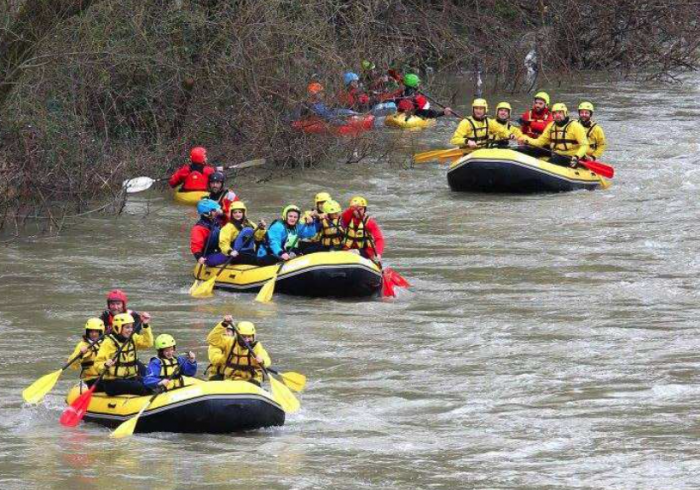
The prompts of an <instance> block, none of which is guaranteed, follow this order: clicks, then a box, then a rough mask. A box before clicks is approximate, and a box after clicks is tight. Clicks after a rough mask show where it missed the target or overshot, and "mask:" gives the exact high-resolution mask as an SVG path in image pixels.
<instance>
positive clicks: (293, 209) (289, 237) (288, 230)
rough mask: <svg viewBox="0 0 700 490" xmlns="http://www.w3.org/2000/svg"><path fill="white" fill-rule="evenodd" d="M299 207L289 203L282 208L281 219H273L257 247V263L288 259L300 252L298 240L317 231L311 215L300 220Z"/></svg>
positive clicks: (317, 228) (316, 225) (317, 226)
mask: <svg viewBox="0 0 700 490" xmlns="http://www.w3.org/2000/svg"><path fill="white" fill-rule="evenodd" d="M300 216H301V209H299V207H298V206H295V205H294V204H290V205H289V206H287V207H286V208H284V210H282V219H281V220H275V221H273V222H272V224H271V225H270V228H269V229H268V230H267V233H266V234H265V239H264V240H263V242H262V243H261V244H260V247H259V248H258V263H259V264H260V265H271V264H275V263H277V262H279V261H280V260H284V261H287V260H290V259H293V258H294V257H296V256H297V255H299V254H300V253H301V251H300V250H299V240H301V239H303V238H311V237H313V236H314V235H315V234H316V233H318V231H319V225H318V223H317V222H316V221H315V220H314V219H313V218H312V217H311V216H308V217H306V222H305V223H302V222H301V221H300V219H299V218H300Z"/></svg>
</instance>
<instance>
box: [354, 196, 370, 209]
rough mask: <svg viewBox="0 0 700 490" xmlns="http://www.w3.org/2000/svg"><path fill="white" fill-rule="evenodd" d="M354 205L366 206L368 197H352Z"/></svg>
mask: <svg viewBox="0 0 700 490" xmlns="http://www.w3.org/2000/svg"><path fill="white" fill-rule="evenodd" d="M352 206H357V207H358V208H366V207H367V199H365V198H364V197H362V196H355V197H353V198H352V199H350V207H352Z"/></svg>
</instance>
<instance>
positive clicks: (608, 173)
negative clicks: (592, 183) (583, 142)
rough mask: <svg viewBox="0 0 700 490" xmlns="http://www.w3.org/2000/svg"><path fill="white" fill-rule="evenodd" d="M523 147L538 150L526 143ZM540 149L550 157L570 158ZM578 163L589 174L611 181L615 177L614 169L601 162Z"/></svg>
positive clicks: (583, 161) (547, 149)
mask: <svg viewBox="0 0 700 490" xmlns="http://www.w3.org/2000/svg"><path fill="white" fill-rule="evenodd" d="M525 146H530V147H532V148H540V147H538V146H534V145H531V144H530V143H527V142H526V143H525ZM540 149H541V150H543V151H546V152H547V153H549V154H550V155H557V156H560V157H563V158H569V159H570V158H571V157H569V156H567V155H562V154H561V153H557V152H556V151H552V150H550V149H549V148H540ZM578 163H579V165H581V166H583V167H586V168H587V169H588V170H590V171H591V172H594V173H596V174H598V175H601V176H603V177H605V178H607V179H612V178H613V177H614V176H615V169H614V168H613V167H612V166H610V165H608V164H605V163H603V162H598V161H595V160H579V161H578Z"/></svg>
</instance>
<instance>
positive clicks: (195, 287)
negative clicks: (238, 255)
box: [190, 257, 235, 298]
mask: <svg viewBox="0 0 700 490" xmlns="http://www.w3.org/2000/svg"><path fill="white" fill-rule="evenodd" d="M234 258H235V257H229V258H228V259H227V260H226V262H224V263H223V264H222V265H221V266H220V267H219V271H218V272H217V273H216V274H212V276H211V277H210V278H209V279H207V280H206V281H200V280H199V279H195V280H194V284H192V286H191V287H190V295H191V296H192V297H193V298H207V297H209V296H211V295H212V294H213V291H214V283H216V280H217V279H218V277H219V276H220V275H221V273H222V272H223V271H224V269H226V266H227V265H229V264H230V263H231V261H232V260H233V259H234ZM201 265H202V264H200V268H199V271H200V272H201V271H202V268H201Z"/></svg>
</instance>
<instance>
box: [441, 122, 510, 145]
mask: <svg viewBox="0 0 700 490" xmlns="http://www.w3.org/2000/svg"><path fill="white" fill-rule="evenodd" d="M510 135H511V133H510V131H508V129H506V128H505V127H503V126H501V125H500V124H499V123H497V122H496V120H495V119H491V118H489V117H485V118H483V119H482V120H481V121H478V120H476V119H474V118H473V117H472V116H470V117H468V118H466V119H462V121H461V122H460V123H459V126H457V130H456V131H455V132H454V134H453V135H452V139H451V140H450V144H453V145H457V146H466V145H467V141H469V140H472V141H476V144H477V145H479V146H485V145H486V143H488V141H489V140H490V139H493V138H494V137H498V138H499V139H508V138H510Z"/></svg>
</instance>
